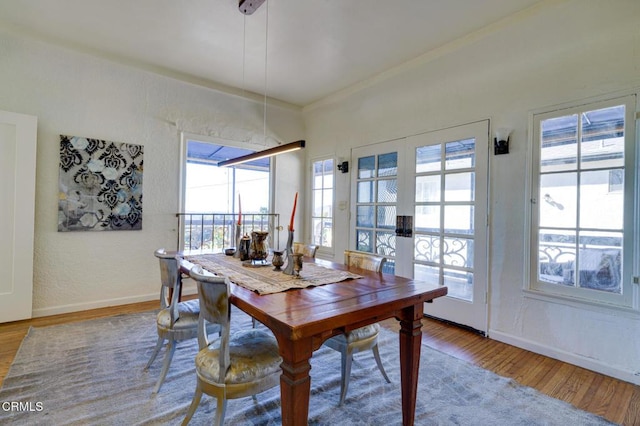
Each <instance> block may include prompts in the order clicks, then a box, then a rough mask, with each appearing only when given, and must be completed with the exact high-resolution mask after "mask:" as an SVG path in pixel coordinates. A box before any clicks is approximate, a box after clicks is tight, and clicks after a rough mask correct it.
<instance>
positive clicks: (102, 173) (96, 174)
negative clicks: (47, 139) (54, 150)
mask: <svg viewBox="0 0 640 426" xmlns="http://www.w3.org/2000/svg"><path fill="white" fill-rule="evenodd" d="M143 151H144V149H143V146H142V145H133V144H126V143H119V142H110V141H105V140H100V139H90V138H83V137H78V136H65V135H60V175H59V190H60V192H59V196H58V231H116V230H139V229H142V171H143V161H142V157H143Z"/></svg>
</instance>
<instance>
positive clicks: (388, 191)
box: [376, 179, 398, 203]
mask: <svg viewBox="0 0 640 426" xmlns="http://www.w3.org/2000/svg"><path fill="white" fill-rule="evenodd" d="M397 199H398V181H397V180H396V179H384V180H383V179H380V180H379V181H378V198H377V200H376V201H377V202H378V203H395V202H396V200H397Z"/></svg>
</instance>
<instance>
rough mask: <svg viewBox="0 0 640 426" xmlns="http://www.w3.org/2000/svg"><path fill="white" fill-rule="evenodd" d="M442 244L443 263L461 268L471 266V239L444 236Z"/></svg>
mask: <svg viewBox="0 0 640 426" xmlns="http://www.w3.org/2000/svg"><path fill="white" fill-rule="evenodd" d="M443 244H444V246H443V251H442V260H443V263H445V264H447V265H451V266H459V267H461V268H473V240H471V239H467V238H445V239H444V241H443Z"/></svg>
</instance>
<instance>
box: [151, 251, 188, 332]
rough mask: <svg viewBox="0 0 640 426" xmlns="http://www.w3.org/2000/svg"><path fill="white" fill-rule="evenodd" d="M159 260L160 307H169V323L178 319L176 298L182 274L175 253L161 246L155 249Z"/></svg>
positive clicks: (179, 289) (180, 288)
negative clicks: (170, 252) (168, 251)
mask: <svg viewBox="0 0 640 426" xmlns="http://www.w3.org/2000/svg"><path fill="white" fill-rule="evenodd" d="M154 254H155V256H156V257H157V258H158V260H159V261H160V283H161V284H162V286H161V287H160V307H161V308H162V309H165V308H168V307H171V325H173V324H174V323H175V322H176V321H177V320H178V317H179V315H178V302H179V300H178V298H179V295H180V293H181V290H182V275H181V274H180V268H179V266H178V259H177V258H176V256H175V255H172V254H169V253H167V252H166V251H165V249H163V248H161V249H158V250H156V251H155V253H154Z"/></svg>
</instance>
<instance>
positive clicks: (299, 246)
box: [293, 242, 318, 257]
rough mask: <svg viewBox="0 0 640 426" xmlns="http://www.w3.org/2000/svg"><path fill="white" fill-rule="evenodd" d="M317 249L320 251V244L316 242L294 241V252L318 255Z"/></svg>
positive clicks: (308, 255) (304, 254)
mask: <svg viewBox="0 0 640 426" xmlns="http://www.w3.org/2000/svg"><path fill="white" fill-rule="evenodd" d="M316 251H318V246H317V245H315V244H305V243H297V242H294V243H293V252H294V253H302V255H303V256H306V257H316Z"/></svg>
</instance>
